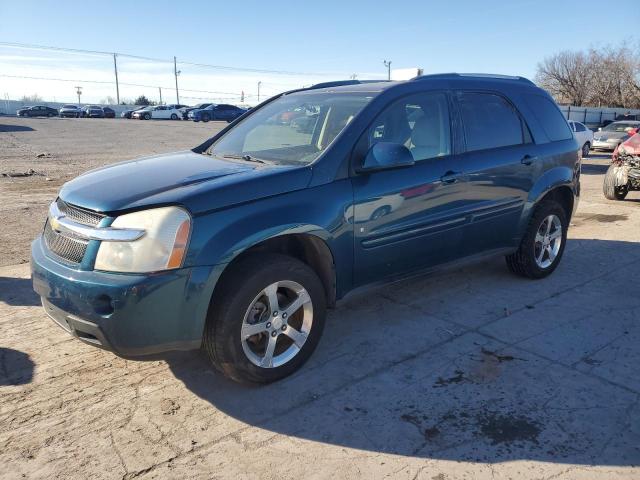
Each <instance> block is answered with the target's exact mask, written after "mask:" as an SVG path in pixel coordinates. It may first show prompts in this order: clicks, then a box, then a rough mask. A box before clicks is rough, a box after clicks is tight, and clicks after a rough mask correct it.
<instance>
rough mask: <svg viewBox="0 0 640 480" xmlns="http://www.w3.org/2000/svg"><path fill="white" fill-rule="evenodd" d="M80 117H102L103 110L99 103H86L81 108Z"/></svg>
mask: <svg viewBox="0 0 640 480" xmlns="http://www.w3.org/2000/svg"><path fill="white" fill-rule="evenodd" d="M81 116H82V117H86V118H104V110H102V107H101V106H100V105H87V106H85V107H83V108H82V115H81Z"/></svg>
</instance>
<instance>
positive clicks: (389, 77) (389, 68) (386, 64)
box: [382, 60, 391, 80]
mask: <svg viewBox="0 0 640 480" xmlns="http://www.w3.org/2000/svg"><path fill="white" fill-rule="evenodd" d="M382 63H383V64H384V66H385V67H387V80H391V60H389V61H388V62H387V61H386V60H383V61H382Z"/></svg>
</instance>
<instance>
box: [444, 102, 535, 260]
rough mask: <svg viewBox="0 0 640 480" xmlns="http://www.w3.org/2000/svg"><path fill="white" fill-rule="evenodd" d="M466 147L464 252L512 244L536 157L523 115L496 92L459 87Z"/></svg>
mask: <svg viewBox="0 0 640 480" xmlns="http://www.w3.org/2000/svg"><path fill="white" fill-rule="evenodd" d="M455 99H456V102H455V104H456V106H457V109H458V112H459V116H460V125H461V130H462V131H461V134H462V137H463V138H464V145H465V153H464V154H463V155H462V156H461V161H462V170H463V171H464V184H465V188H464V190H463V192H462V197H461V202H462V203H463V208H464V210H465V212H466V216H467V222H468V223H467V225H466V227H465V229H464V241H463V242H462V248H461V252H462V254H463V255H465V256H466V255H474V254H478V253H481V252H485V251H488V250H493V249H501V248H508V247H512V246H513V245H514V242H515V241H516V239H517V236H518V226H519V220H520V218H521V214H522V211H523V209H524V206H525V202H526V200H527V196H528V193H529V191H530V190H531V188H532V186H533V180H534V172H535V170H536V168H538V167H537V163H538V161H539V159H537V158H536V153H535V145H534V144H533V142H532V139H531V134H530V133H529V130H528V127H527V126H526V124H525V122H524V120H523V117H522V115H520V113H519V112H518V110H517V109H516V107H515V106H514V105H513V103H512V102H511V101H510V100H509V99H508V98H507V97H506V96H504V95H502V94H501V93H498V92H489V91H457V92H455Z"/></svg>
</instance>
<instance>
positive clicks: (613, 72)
mask: <svg viewBox="0 0 640 480" xmlns="http://www.w3.org/2000/svg"><path fill="white" fill-rule="evenodd" d="M637 52H640V45H639V46H638V47H636V48H631V47H629V46H628V45H626V44H622V45H621V46H619V47H601V48H592V49H590V50H589V51H588V52H569V51H565V52H560V53H558V54H556V55H554V56H552V57H548V58H546V59H545V60H544V61H543V62H541V63H539V64H538V73H537V75H536V81H537V83H538V84H539V85H540V86H541V87H542V88H544V89H546V90H548V91H549V93H551V94H552V95H553V96H554V97H555V99H556V100H557V101H558V102H559V103H565V104H566V103H568V104H571V105H576V106H578V105H580V106H596V107H618V108H640V53H637Z"/></svg>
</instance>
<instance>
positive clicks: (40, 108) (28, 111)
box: [16, 105, 58, 117]
mask: <svg viewBox="0 0 640 480" xmlns="http://www.w3.org/2000/svg"><path fill="white" fill-rule="evenodd" d="M16 114H17V115H18V116H19V117H56V116H58V110H56V109H55V108H51V107H47V106H44V105H35V106H33V107H24V108H21V109H20V110H18V111H17V112H16Z"/></svg>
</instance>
